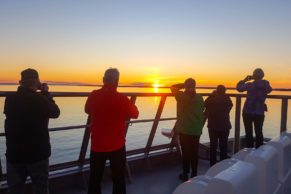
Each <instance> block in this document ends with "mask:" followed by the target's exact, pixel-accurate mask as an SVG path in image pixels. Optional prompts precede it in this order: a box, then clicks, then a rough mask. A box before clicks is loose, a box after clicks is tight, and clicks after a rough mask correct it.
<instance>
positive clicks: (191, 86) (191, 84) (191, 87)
mask: <svg viewBox="0 0 291 194" xmlns="http://www.w3.org/2000/svg"><path fill="white" fill-rule="evenodd" d="M184 85H185V90H186V91H195V88H196V81H195V80H194V79H193V78H188V79H186V80H185V82H184Z"/></svg>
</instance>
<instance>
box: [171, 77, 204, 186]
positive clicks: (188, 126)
mask: <svg viewBox="0 0 291 194" xmlns="http://www.w3.org/2000/svg"><path fill="white" fill-rule="evenodd" d="M183 88H185V91H184V92H183V91H180V90H181V89H183ZM171 91H172V93H173V94H174V96H175V99H176V101H177V122H176V126H175V130H176V132H177V133H178V135H179V140H180V144H181V149H182V168H183V172H182V173H181V174H180V175H179V178H180V179H181V180H182V181H186V180H188V178H189V172H190V165H191V169H192V172H191V175H190V176H191V177H194V176H196V175H197V165H198V148H199V139H200V135H201V134H202V128H203V124H204V121H203V109H204V105H203V98H202V96H201V95H200V94H197V93H196V82H195V80H194V79H192V78H189V79H186V80H185V82H184V83H183V84H176V85H173V86H172V87H171Z"/></svg>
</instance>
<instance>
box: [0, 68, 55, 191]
mask: <svg viewBox="0 0 291 194" xmlns="http://www.w3.org/2000/svg"><path fill="white" fill-rule="evenodd" d="M19 83H20V86H19V87H18V89H17V91H16V93H13V94H9V95H8V96H7V97H6V99H5V105H4V114H5V115H6V119H5V136H6V147H7V150H6V158H7V184H8V193H9V194H22V193H23V192H24V184H25V181H26V178H27V176H30V178H31V181H32V188H33V191H34V193H36V194H48V193H49V192H48V170H49V160H48V158H49V157H50V155H51V146H50V138H49V132H48V122H49V118H57V117H59V115H60V109H59V107H58V106H57V105H56V103H55V102H54V100H53V98H52V97H51V96H50V93H49V91H48V89H49V88H48V86H47V84H41V83H40V80H39V76H38V72H37V71H36V70H34V69H26V70H24V71H22V72H21V80H20V81H19ZM37 90H40V92H37Z"/></svg>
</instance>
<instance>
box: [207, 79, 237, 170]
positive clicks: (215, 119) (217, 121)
mask: <svg viewBox="0 0 291 194" xmlns="http://www.w3.org/2000/svg"><path fill="white" fill-rule="evenodd" d="M225 91H226V88H225V87H224V86H223V85H218V86H217V89H216V91H215V92H213V93H212V95H211V96H209V97H208V98H207V99H206V100H205V104H204V106H205V108H206V109H205V115H206V117H207V119H208V124H207V127H208V133H209V138H210V165H211V166H212V165H214V164H215V163H216V162H217V157H216V156H217V151H216V150H217V147H218V143H219V149H220V160H224V159H226V158H227V142H228V136H229V130H230V129H231V123H230V120H229V113H230V110H231V108H232V106H233V104H232V101H231V99H230V97H229V96H227V95H226V94H225Z"/></svg>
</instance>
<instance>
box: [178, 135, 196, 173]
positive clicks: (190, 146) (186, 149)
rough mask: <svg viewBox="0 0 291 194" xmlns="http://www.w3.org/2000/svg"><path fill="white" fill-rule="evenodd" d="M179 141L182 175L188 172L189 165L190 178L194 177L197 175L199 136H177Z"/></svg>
mask: <svg viewBox="0 0 291 194" xmlns="http://www.w3.org/2000/svg"><path fill="white" fill-rule="evenodd" d="M179 139H180V144H181V149H182V162H183V174H188V173H189V172H190V164H191V169H192V172H191V177H194V176H196V175H197V166H198V149H199V139H200V136H194V135H185V134H179Z"/></svg>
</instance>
